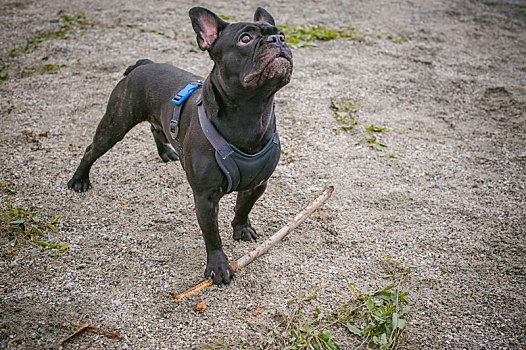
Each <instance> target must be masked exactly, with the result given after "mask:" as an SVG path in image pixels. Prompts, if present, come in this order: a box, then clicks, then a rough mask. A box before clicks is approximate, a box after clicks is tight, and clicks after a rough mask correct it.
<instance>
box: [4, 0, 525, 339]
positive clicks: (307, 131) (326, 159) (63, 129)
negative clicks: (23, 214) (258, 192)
mask: <svg viewBox="0 0 526 350" xmlns="http://www.w3.org/2000/svg"><path fill="white" fill-rule="evenodd" d="M195 5H197V3H195V2H193V1H186V0H183V1H178V2H177V5H175V2H172V1H153V0H142V1H136V0H130V1H126V2H122V3H121V4H115V3H114V2H111V1H102V0H99V1H92V2H85V1H77V0H73V1H53V2H48V4H45V3H44V2H39V1H6V0H2V1H1V2H0V27H1V31H0V42H1V43H2V45H1V48H0V54H1V55H0V57H1V58H2V63H4V64H9V65H10V66H9V67H8V68H5V69H4V70H3V72H7V73H8V74H9V76H8V78H7V79H6V80H5V81H4V82H3V83H2V84H1V85H0V107H1V120H0V130H1V133H0V181H1V182H2V183H4V184H11V185H12V186H13V187H16V189H17V194H16V195H15V196H14V197H13V201H14V203H16V204H17V205H21V206H25V207H31V208H33V209H34V210H35V211H36V212H38V213H39V214H40V216H41V217H42V218H48V219H50V218H53V217H55V216H56V215H57V214H60V215H61V216H62V217H61V219H60V224H59V225H58V226H59V229H60V230H59V232H58V233H56V234H53V235H51V236H50V237H49V238H48V239H49V240H50V241H53V242H55V241H56V242H62V243H64V242H69V243H70V246H69V247H68V249H67V250H66V251H65V252H64V253H62V254H60V255H59V256H58V257H56V258H55V257H54V255H53V254H52V253H49V252H40V251H39V250H38V249H37V248H34V247H31V246H23V247H20V252H19V254H18V255H15V256H13V255H11V254H7V253H6V250H7V249H8V243H9V242H10V241H11V240H12V237H8V236H6V234H5V233H2V236H1V238H0V240H1V242H0V243H1V244H2V253H0V270H1V271H0V305H1V306H0V349H37V348H49V347H51V346H53V345H54V344H56V343H57V342H58V341H59V340H60V339H63V338H64V337H66V336H67V335H68V334H70V333H71V332H72V331H73V330H74V329H75V327H76V325H79V324H83V323H91V324H92V325H94V326H96V327H99V328H102V329H105V330H109V331H113V332H117V333H119V334H121V335H122V336H123V339H121V340H113V339H109V338H107V337H103V336H100V335H95V334H83V335H81V336H78V337H76V338H75V339H72V340H71V341H70V342H68V343H67V344H65V345H64V348H66V349H126V348H130V349H182V348H201V347H202V346H204V345H211V344H213V343H214V342H216V341H222V342H226V343H234V344H239V343H242V342H247V343H249V344H253V345H252V346H250V345H249V346H248V348H256V345H255V344H257V342H260V341H262V339H265V333H264V330H265V329H268V327H273V326H275V325H276V324H277V321H276V318H275V317H274V315H275V314H279V313H282V312H283V311H284V310H286V309H287V308H288V304H287V301H290V300H294V299H295V298H296V296H297V295H298V293H299V292H300V291H303V292H305V293H307V294H312V293H316V294H317V295H318V296H319V298H318V300H317V301H316V303H317V304H316V305H319V306H320V307H321V308H322V309H324V310H330V309H331V308H333V307H334V306H336V305H338V303H341V300H340V299H338V295H346V294H347V295H348V287H347V284H348V283H351V284H352V285H354V286H355V287H357V288H358V289H359V288H362V287H369V288H377V287H380V286H383V285H385V283H386V281H385V280H383V279H382V278H381V276H383V275H384V274H385V268H384V265H385V260H386V258H385V257H384V256H385V255H389V256H392V257H393V260H394V261H396V262H400V263H402V264H403V265H404V266H418V268H417V269H415V270H413V272H412V273H411V274H410V276H409V278H408V280H407V285H408V287H409V299H410V304H411V305H412V306H413V311H412V312H411V313H410V314H409V316H408V318H407V332H406V336H407V340H406V341H405V343H404V344H405V345H406V346H409V347H410V348H412V349H457V348H458V349H524V348H526V342H525V334H526V322H525V310H526V302H525V291H526V286H525V276H526V271H525V265H526V263H525V261H526V260H525V258H526V252H525V247H526V241H525V231H526V219H525V217H526V215H525V206H524V205H525V198H526V191H525V186H526V173H525V164H526V147H525V146H526V114H525V110H526V93H525V91H526V90H525V88H526V5H525V3H524V2H523V1H512V0H510V1H489V0H487V1H463V0H459V1H433V2H431V1H425V0H412V1H397V2H392V1H386V0H383V1H371V0H366V1H353V2H348V1H336V0H332V1H326V2H320V1H310V0H306V1H290V2H275V1H263V2H255V1H246V2H243V3H236V6H232V5H233V3H232V2H228V1H223V0H221V1H209V0H207V1H203V2H200V3H199V5H201V6H204V7H207V8H210V9H212V10H213V11H215V12H216V13H218V14H222V15H225V16H230V17H231V19H230V21H236V20H250V19H251V18H252V16H253V12H254V10H255V8H256V7H257V6H263V7H265V8H266V9H267V10H268V11H269V12H270V13H272V14H273V15H274V17H275V18H276V21H277V22H278V23H291V24H310V25H316V24H317V25H323V26H326V27H330V28H338V27H340V26H346V25H349V24H351V23H354V24H355V25H356V28H357V29H358V31H359V32H360V33H362V34H363V36H364V38H365V40H364V41H352V40H333V41H327V42H319V43H318V46H317V47H312V48H301V49H295V50H294V69H295V70H294V75H293V79H292V82H291V83H290V84H289V85H288V86H287V87H285V88H284V89H283V90H282V91H280V92H279V93H278V95H277V98H276V110H277V115H278V127H279V131H280V136H281V140H282V146H283V148H284V150H285V151H286V152H287V153H288V154H287V155H286V156H284V157H282V160H281V162H280V164H279V165H278V168H277V170H276V172H275V174H274V175H273V177H272V179H271V181H270V185H269V187H268V190H267V192H266V194H265V195H264V197H263V198H262V199H261V200H260V201H259V202H258V204H257V205H256V207H255V209H254V211H253V215H252V221H253V223H254V224H255V227H256V228H257V229H258V231H259V233H260V235H261V236H262V237H267V236H269V235H271V234H272V233H273V232H275V231H276V230H278V229H279V228H280V227H281V226H283V225H284V224H285V223H286V222H287V221H288V220H289V219H290V218H292V217H293V216H294V215H295V214H296V213H297V212H298V211H299V210H300V209H301V208H302V207H303V206H304V205H305V204H306V202H307V201H308V200H310V199H311V198H312V197H313V196H314V195H315V194H316V193H317V192H318V191H319V190H320V189H321V188H322V187H323V186H324V185H325V184H326V183H331V184H333V185H334V186H335V192H334V195H333V196H332V198H331V199H330V200H329V201H328V202H327V203H326V205H325V206H324V209H323V211H324V213H325V215H326V216H327V218H328V221H329V223H330V224H331V225H332V226H333V227H334V228H335V229H336V231H337V232H338V234H337V235H333V234H331V233H330V232H328V230H327V229H326V227H325V226H324V224H323V223H322V221H321V220H320V219H319V218H318V217H317V216H316V215H314V216H312V217H311V218H309V219H308V220H307V221H306V222H305V223H304V224H303V225H302V226H300V227H299V228H298V229H296V230H295V231H294V232H293V233H292V234H291V235H290V236H289V237H288V238H287V239H285V240H284V241H283V242H282V243H280V244H279V245H278V246H277V247H275V248H274V249H273V250H272V251H271V252H270V253H269V254H267V255H265V256H263V257H262V258H260V259H258V260H257V261H256V262H254V263H253V264H251V265H250V266H248V267H247V268H245V269H244V270H241V271H239V272H238V273H237V274H236V277H235V279H234V281H233V283H232V284H231V285H230V286H228V287H221V288H218V287H213V288H210V289H209V290H207V291H205V292H203V293H201V294H198V295H195V296H191V297H189V298H187V299H184V300H183V301H181V302H178V303H174V302H172V301H171V300H170V295H169V292H171V291H182V290H184V289H186V288H188V287H190V286H192V285H193V284H195V283H196V282H198V281H200V279H201V277H202V274H203V271H204V263H205V254H204V242H203V239H202V238H201V234H200V232H199V229H198V226H197V221H196V218H195V213H194V208H193V200H192V195H191V191H190V188H189V186H188V184H187V182H186V180H185V176H184V173H183V171H182V169H181V168H180V166H179V164H175V163H169V164H164V163H162V162H161V160H160V159H159V157H158V155H157V152H156V149H155V145H154V142H153V138H152V136H151V133H150V131H149V126H148V125H146V124H144V125H140V126H138V127H136V128H135V129H133V130H132V132H130V134H128V136H127V137H126V138H125V139H124V140H123V141H122V142H121V143H119V144H118V145H117V146H116V147H114V148H113V149H112V150H111V151H110V152H109V153H108V154H106V155H105V156H104V157H102V158H101V159H99V161H98V162H97V163H96V164H95V166H94V168H93V170H92V173H91V180H92V184H93V188H92V189H91V190H90V191H88V192H87V193H83V194H78V193H74V192H72V191H69V190H68V189H67V186H66V182H67V180H68V179H69V178H70V177H71V175H72V174H73V171H74V170H75V168H76V166H77V165H78V163H79V161H80V157H81V155H82V152H83V149H84V148H85V147H86V146H87V145H88V144H89V143H90V140H91V137H92V135H93V132H94V130H95V127H96V125H97V123H98V121H99V119H100V118H101V116H102V114H103V112H104V109H105V104H106V102H107V99H108V96H109V93H110V92H111V90H112V89H113V87H114V86H115V84H116V83H117V82H118V81H119V79H120V78H121V76H122V73H123V71H124V69H125V67H126V66H128V65H130V64H133V63H134V62H135V61H136V60H137V59H139V58H150V59H152V60H154V61H159V62H170V63H173V64H175V65H177V66H179V67H181V68H184V69H187V70H191V71H192V72H194V73H197V74H201V75H205V74H206V73H207V72H208V71H209V70H210V69H211V61H210V60H209V58H208V56H207V55H206V54H202V53H201V52H199V51H198V50H196V48H195V47H194V46H193V45H192V43H191V40H192V38H193V36H194V35H193V31H192V28H191V25H190V21H189V19H188V17H187V11H188V9H189V8H191V7H192V6H195ZM78 11H82V12H83V13H85V15H86V16H87V18H88V19H89V20H91V21H96V22H97V24H96V25H87V26H85V27H84V28H80V27H78V26H77V27H75V30H72V31H70V32H69V35H68V37H67V38H65V39H60V38H50V39H49V40H45V41H43V42H42V43H41V44H40V45H39V46H38V47H37V48H36V49H35V50H34V51H32V52H27V53H20V54H18V55H17V57H9V56H8V54H9V52H10V51H11V49H12V48H14V47H19V48H20V47H24V46H25V45H26V43H27V42H28V41H29V40H31V39H34V38H36V37H39V35H40V34H39V33H42V32H56V31H58V30H59V29H60V28H61V26H63V25H64V23H65V22H64V20H62V19H61V18H60V16H61V15H64V14H67V15H74V14H76V13H77V12H78ZM128 24H133V25H134V27H130V26H127V25H128ZM141 28H142V29H145V31H141V30H140V29H141ZM76 29H79V31H77V30H76ZM150 30H155V31H157V32H161V33H165V35H164V36H163V35H159V34H158V33H152V32H150ZM174 35H176V36H177V40H173V39H170V38H167V37H166V36H170V37H172V36H174ZM389 36H391V37H392V38H393V39H389ZM402 36H403V37H405V38H407V39H408V40H407V41H403V40H402V42H396V41H397V40H396V39H398V38H401V37H402ZM45 64H54V65H65V66H62V67H60V69H58V72H57V74H39V73H38V72H35V73H33V74H21V73H20V72H21V71H22V70H24V69H27V68H31V67H37V70H38V69H40V68H39V67H42V66H44V65H45ZM334 98H336V99H337V98H347V99H349V100H352V101H356V102H359V108H358V110H357V112H356V113H355V114H354V115H355V117H356V118H357V120H358V121H359V122H360V123H362V125H365V126H368V125H371V124H373V125H376V126H381V127H386V128H388V129H389V130H390V131H389V132H385V133H381V134H380V135H379V137H380V138H381V141H382V142H383V143H384V144H386V145H387V149H386V150H387V151H388V152H389V153H391V154H394V155H396V156H398V158H397V159H394V158H388V157H380V156H378V154H377V152H375V151H374V150H373V149H371V148H370V147H368V145H367V143H365V142H361V143H359V144H358V145H356V141H357V139H358V138H359V135H360V131H359V130H358V129H357V130H350V131H346V132H341V133H339V134H336V133H335V132H334V131H333V128H336V127H338V126H339V125H340V124H339V123H338V122H337V121H336V120H335V119H334V118H333V111H332V110H331V109H330V100H331V99H334ZM25 131H26V132H27V131H28V132H34V133H36V134H37V135H38V134H41V133H47V136H37V139H38V140H39V145H40V147H39V148H40V149H39V150H32V149H34V148H35V147H34V146H35V145H34V143H33V142H29V141H28V140H27V139H26V136H25V135H24V132H25ZM289 155H292V156H291V157H289ZM232 209H233V196H228V197H226V198H225V199H224V200H223V202H222V207H221V213H220V228H221V231H222V236H223V242H224V246H225V251H226V253H227V255H228V256H229V257H230V259H232V260H234V259H236V258H237V257H240V256H241V255H243V254H244V253H245V252H247V251H248V250H250V248H251V247H252V244H250V243H238V242H234V241H233V240H232V238H231V232H230V224H229V222H230V220H231V218H232ZM313 287H314V288H313ZM313 291H314V292H313ZM199 301H205V302H206V304H207V305H208V309H207V310H206V311H205V312H204V313H199V312H197V311H195V310H194V307H195V305H196V304H197V302H199ZM254 310H259V311H258V312H254ZM261 310H262V311H263V312H261ZM254 325H255V326H254ZM258 330H260V331H258ZM335 339H336V342H337V343H338V344H339V345H340V347H341V348H342V349H352V348H354V346H355V345H356V344H357V342H356V340H355V338H354V337H353V336H352V335H351V334H350V333H345V332H341V333H338V334H337V337H336V338H335ZM231 348H236V345H233V346H232V347H231Z"/></svg>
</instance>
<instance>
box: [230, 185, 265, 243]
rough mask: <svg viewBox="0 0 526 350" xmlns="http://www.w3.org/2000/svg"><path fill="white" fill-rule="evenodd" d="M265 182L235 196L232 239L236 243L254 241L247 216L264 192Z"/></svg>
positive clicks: (254, 236) (255, 235) (253, 233)
mask: <svg viewBox="0 0 526 350" xmlns="http://www.w3.org/2000/svg"><path fill="white" fill-rule="evenodd" d="M266 188H267V182H266V181H265V182H264V183H262V184H261V185H259V186H258V187H256V188H253V189H251V190H247V191H242V192H239V193H238V194H237V201H236V208H235V216H234V220H232V228H233V229H234V239H235V240H236V241H240V240H242V241H252V240H254V241H255V240H256V238H257V234H256V230H255V229H254V228H253V227H252V225H250V219H249V218H248V214H249V213H250V211H251V210H252V207H253V206H254V204H255V203H256V201H257V200H258V198H259V197H261V195H262V194H263V193H264V192H265V189H266Z"/></svg>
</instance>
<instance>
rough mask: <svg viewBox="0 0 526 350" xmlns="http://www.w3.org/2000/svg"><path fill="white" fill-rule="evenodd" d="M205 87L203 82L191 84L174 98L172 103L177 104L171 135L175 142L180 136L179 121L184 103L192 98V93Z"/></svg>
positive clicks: (171, 124) (171, 125)
mask: <svg viewBox="0 0 526 350" xmlns="http://www.w3.org/2000/svg"><path fill="white" fill-rule="evenodd" d="M201 85H203V82H202V81H201V80H197V81H196V82H195V83H190V84H188V85H186V86H185V87H184V88H183V89H182V90H181V91H179V92H178V93H177V94H176V95H175V97H174V98H172V101H171V102H172V103H173V104H175V108H174V113H173V115H172V119H171V120H170V135H171V136H172V138H173V139H174V140H175V139H176V138H177V135H178V134H179V121H180V120H181V110H182V109H183V108H182V103H183V102H184V101H185V100H186V99H187V98H188V97H190V95H191V94H192V92H194V91H195V90H197V89H199V88H200V87H201Z"/></svg>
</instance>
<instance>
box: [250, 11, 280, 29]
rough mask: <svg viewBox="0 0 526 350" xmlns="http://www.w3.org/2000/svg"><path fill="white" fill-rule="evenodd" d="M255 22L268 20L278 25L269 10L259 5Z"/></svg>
mask: <svg viewBox="0 0 526 350" xmlns="http://www.w3.org/2000/svg"><path fill="white" fill-rule="evenodd" d="M254 22H267V23H268V24H272V25H273V26H275V25H276V23H274V17H272V15H271V14H270V13H268V12H267V10H265V9H264V8H263V7H258V8H257V10H256V13H255V14H254Z"/></svg>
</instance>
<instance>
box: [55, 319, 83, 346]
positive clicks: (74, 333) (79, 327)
mask: <svg viewBox="0 0 526 350" xmlns="http://www.w3.org/2000/svg"><path fill="white" fill-rule="evenodd" d="M89 326H90V324H89V323H86V324H83V325H80V326H77V329H75V332H73V334H71V335H70V336H69V337H67V338H66V339H63V340H61V341H60V342H59V343H58V344H57V348H59V347H61V346H62V344H64V343H65V342H67V341H68V340H70V339H71V338H73V337H74V336H76V335H77V334H79V333H82V332H83V331H85V330H86V329H88V327H89Z"/></svg>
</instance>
